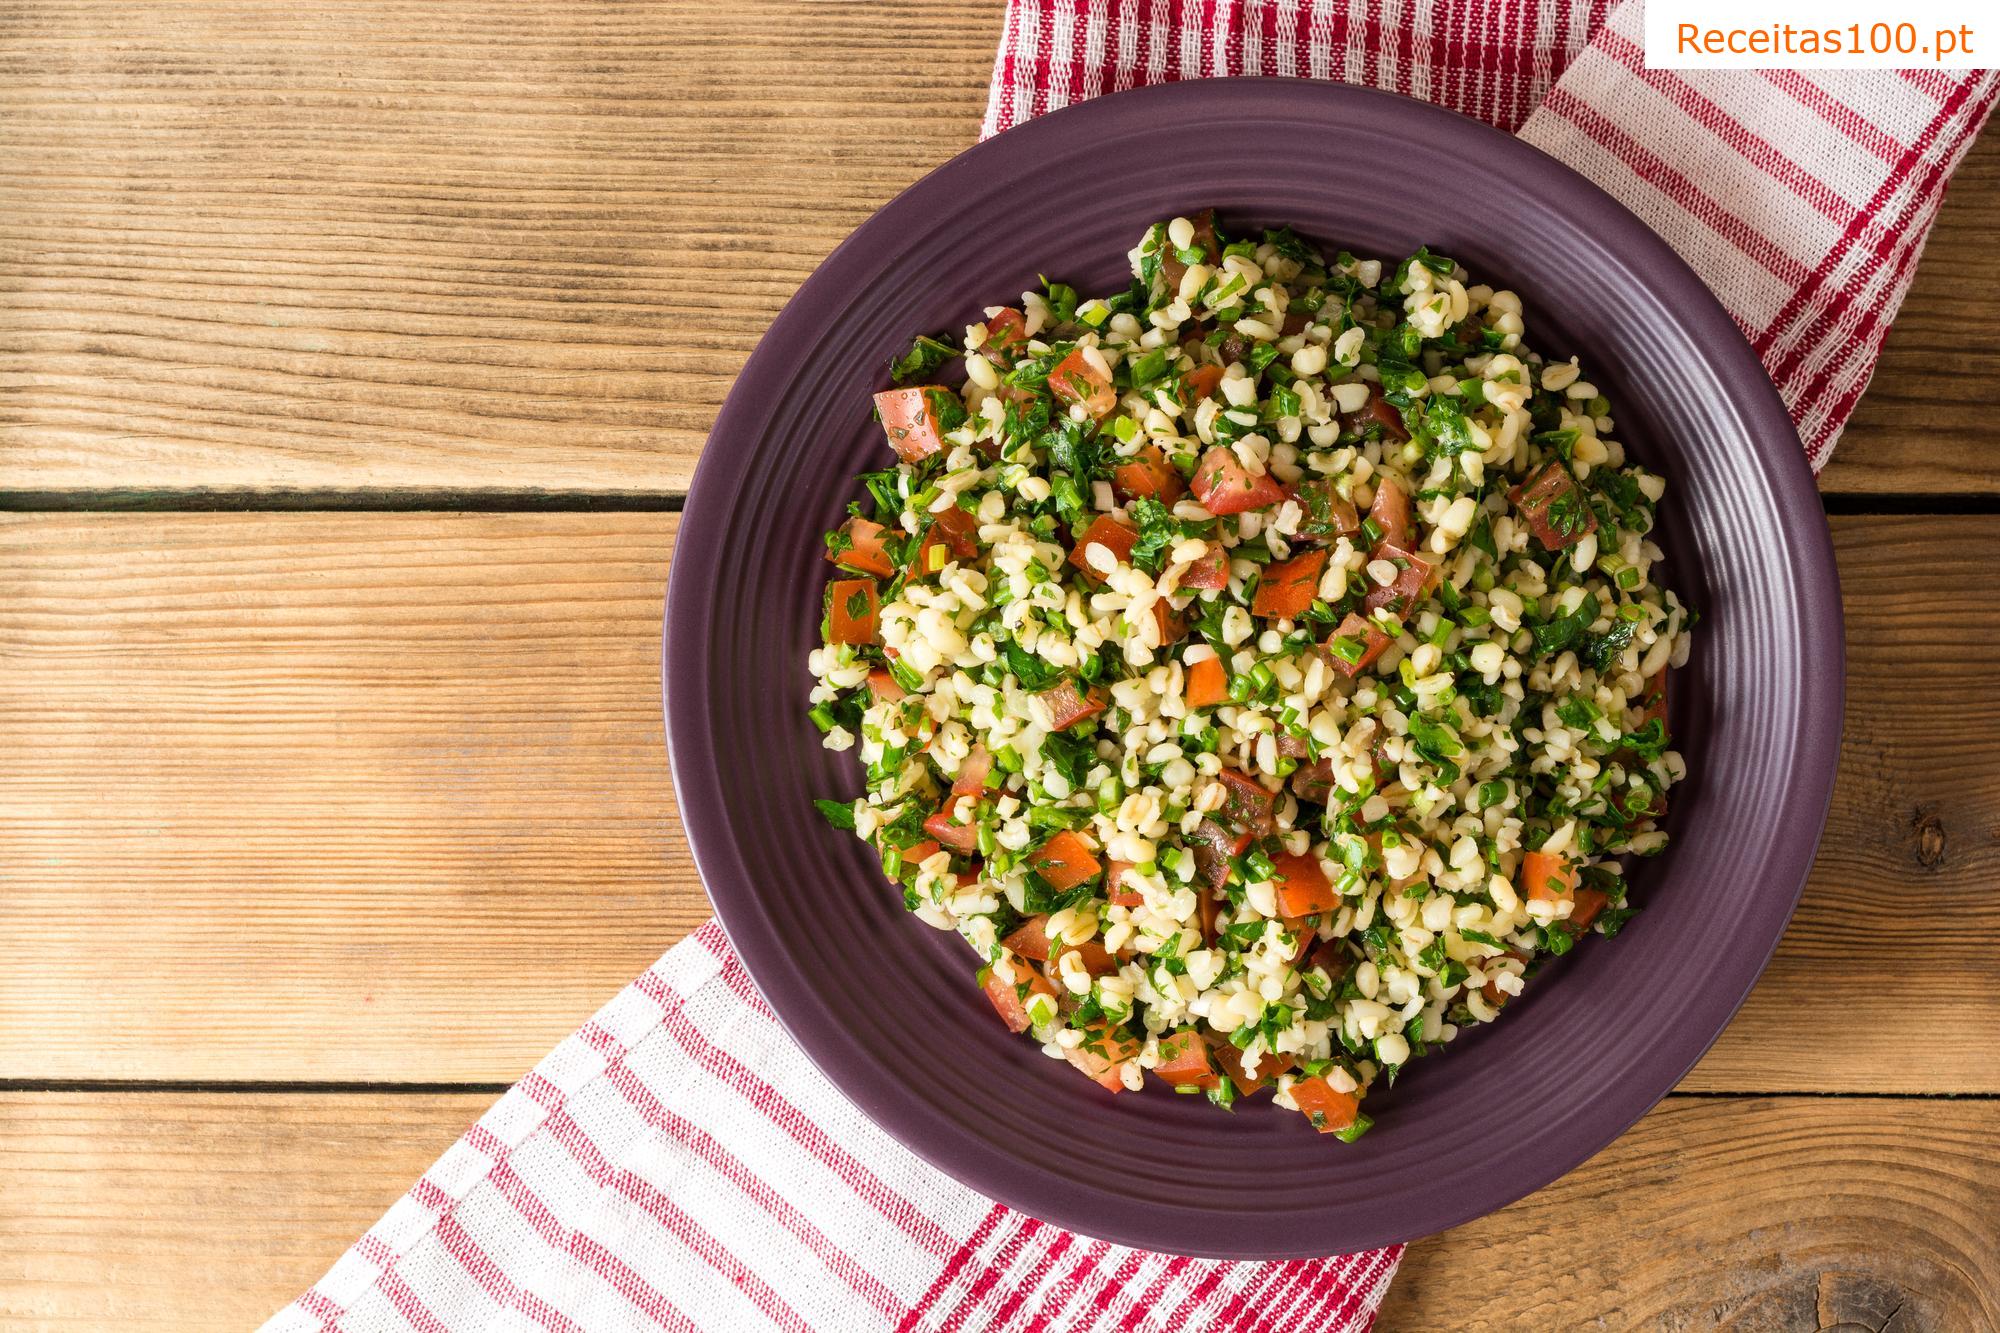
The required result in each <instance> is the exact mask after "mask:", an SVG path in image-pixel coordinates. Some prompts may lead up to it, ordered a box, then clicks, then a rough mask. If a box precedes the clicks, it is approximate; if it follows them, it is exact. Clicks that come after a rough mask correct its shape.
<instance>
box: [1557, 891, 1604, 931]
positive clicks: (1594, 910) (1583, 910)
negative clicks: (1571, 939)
mask: <svg viewBox="0 0 2000 1333" xmlns="http://www.w3.org/2000/svg"><path fill="white" fill-rule="evenodd" d="M1575 898H1576V902H1575V903H1574V904H1573V905H1572V906H1571V907H1570V909H1569V917H1568V919H1567V921H1566V922H1565V924H1566V925H1568V926H1569V928H1570V933H1571V934H1573V935H1581V934H1583V932H1585V931H1586V930H1589V929H1590V923H1591V922H1593V921H1595V920H1597V914H1598V913H1599V912H1602V911H1603V910H1604V909H1605V908H1607V907H1609V906H1610V905H1611V896H1610V895H1609V894H1607V893H1605V892H1604V890H1602V889H1578V890H1577V891H1576V894H1575Z"/></svg>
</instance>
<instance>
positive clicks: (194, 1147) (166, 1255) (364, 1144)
mask: <svg viewBox="0 0 2000 1333" xmlns="http://www.w3.org/2000/svg"><path fill="white" fill-rule="evenodd" d="M492 1101H493V1098H492V1096H491V1095H490V1094H486V1093H426V1094H422V1095H417V1096H398V1095H390V1094H382V1093H362V1094H347V1093H316V1094H256V1095H244V1094H213V1093H208V1094H203V1093H121V1094H102V1093H97V1094H92V1093H33V1094H25V1093H9V1094H0V1198H4V1199H5V1200H6V1201H7V1202H6V1206H4V1207H0V1325H5V1326H6V1327H7V1328H9V1329H14V1330H19V1331H20V1333H26V1331H27V1330H31V1329H34V1330H51V1331H53V1330H73V1329H109V1328H119V1329H185V1330H188V1331H189V1333H195V1331H196V1330H213V1329H223V1328H236V1329H247V1328H255V1327H256V1326H257V1325H258V1324H260V1323H262V1322H263V1321H264V1320H265V1319H267V1318H268V1317H270V1316H271V1315H272V1314H274V1313H275V1312H276V1311H277V1310H279V1309H280V1308H281V1307H283V1306H284V1305H285V1303H286V1302H288V1301H290V1300H291V1299H293V1298H294V1297H295V1296H297V1295H298V1294H299V1293H300V1292H302V1291H304V1290H305V1289H306V1288H307V1287H309V1286H311V1285H312V1284H313V1283H314V1282H316V1281H318V1280H319V1277H320V1275H321V1274H322V1273H324V1272H326V1270H327V1268H328V1266H329V1265H331V1264H332V1263H333V1261H334V1260H335V1259H338V1258H339V1257H340V1256H341V1254H342V1253H343V1252H345V1250H346V1249H347V1247H348V1246H349V1245H351V1244H353V1243H354V1241H355V1239H356V1238H357V1237H358V1236H360V1235H361V1233H362V1232H363V1231H365V1230H367V1229H368V1227H369V1226H371V1225H373V1223H374V1222H375V1220H376V1219H377V1218H379V1217H380V1216H382V1214H383V1213H384V1212H385V1211H386V1210H387V1209H388V1207H389V1205H390V1204H392V1203H394V1202H395V1201H396V1200H397V1199H398V1198H399V1197H401V1196H402V1194H403V1193H404V1191H406V1190H408V1189H409V1187H410V1185H411V1183H412V1182H413V1181H415V1180H416V1178H417V1177H418V1175H419V1174H421V1173H422V1172H423V1170H424V1169H425V1168H426V1167H428V1166H429V1165H430V1164H431V1163H432V1162H433V1161H435V1160H436V1159H437V1157H438V1155H439V1154H441V1153H442V1152H444V1150H445V1149H446V1148H449V1147H450V1146H451V1145H452V1144H453V1143H454V1142H455V1141H456V1140H457V1139H458V1137H459V1135H461V1134H463V1133H464V1132H465V1129H466V1127H467V1126H468V1125H470V1124H471V1123H472V1122H473V1121H474V1120H477V1119H478V1118H479V1116H480V1114H481V1113H482V1112H483V1111H484V1110H485V1109H486V1107H487V1106H488V1105H489V1104H490V1103H491V1102H492Z"/></svg>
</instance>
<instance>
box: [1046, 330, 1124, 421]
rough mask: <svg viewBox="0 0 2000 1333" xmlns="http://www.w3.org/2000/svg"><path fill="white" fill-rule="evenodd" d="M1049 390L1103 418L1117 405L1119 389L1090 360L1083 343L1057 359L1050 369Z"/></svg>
mask: <svg viewBox="0 0 2000 1333" xmlns="http://www.w3.org/2000/svg"><path fill="white" fill-rule="evenodd" d="M1049 392H1050V393H1052V394H1054V395H1055V396H1056V397H1057V398H1060V399H1061V400H1062V401H1064V402H1066V403H1081V404H1083V410H1084V411H1086V412H1088V413H1089V414H1090V415H1091V416H1093V417H1096V418H1097V419H1099V420H1100V421H1101V420H1103V419H1104V418H1105V417H1107V416H1109V415H1110V414H1111V411H1112V409H1113V408H1115V407H1117V406H1118V391H1117V390H1116V389H1114V388H1113V387H1112V386H1111V381H1110V379H1109V378H1108V377H1106V376H1105V374H1104V373H1103V372H1102V371H1100V370H1098V369H1097V367H1095V366H1093V365H1091V364H1090V361H1089V360H1088V358H1086V357H1085V356H1084V354H1083V349H1082V348H1081V347H1079V348H1077V349H1076V350H1075V351H1073V352H1071V353H1070V354H1069V355H1068V356H1066V357H1064V358H1063V359H1062V360H1060V361H1058V362H1056V368H1055V369H1054V370H1051V371H1050V372H1049Z"/></svg>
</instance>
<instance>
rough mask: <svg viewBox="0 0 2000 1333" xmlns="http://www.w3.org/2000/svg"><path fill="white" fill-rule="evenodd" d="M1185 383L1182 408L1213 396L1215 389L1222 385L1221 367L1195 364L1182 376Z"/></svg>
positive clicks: (1190, 406)
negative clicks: (1185, 398) (1185, 396)
mask: <svg viewBox="0 0 2000 1333" xmlns="http://www.w3.org/2000/svg"><path fill="white" fill-rule="evenodd" d="M1183 378H1184V379H1185V381H1186V383H1187V401H1186V402H1185V403H1182V404H1181V406H1182V407H1184V408H1192V407H1193V406H1194V405H1195V404H1196V403H1199V402H1201V401H1202V400H1203V399H1205V398H1213V397H1214V396H1215V391H1216V390H1217V389H1218V388H1220V387H1222V367H1221V366H1217V365H1206V366H1196V367H1195V368H1194V369H1193V370H1190V371H1189V372H1188V373H1187V374H1186V375H1185V376H1184V377H1183Z"/></svg>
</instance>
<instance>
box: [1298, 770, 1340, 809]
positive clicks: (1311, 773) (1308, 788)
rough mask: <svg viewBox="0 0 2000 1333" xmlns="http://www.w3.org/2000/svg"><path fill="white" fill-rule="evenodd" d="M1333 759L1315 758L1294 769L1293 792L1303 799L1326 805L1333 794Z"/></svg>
mask: <svg viewBox="0 0 2000 1333" xmlns="http://www.w3.org/2000/svg"><path fill="white" fill-rule="evenodd" d="M1333 787H1334V781H1333V760H1331V759H1315V760H1314V761H1313V762H1312V763H1310V764H1301V765H1300V766H1299V767H1298V768H1296V769H1294V770H1293V771H1292V794H1293V795H1294V796H1296V797H1298V798H1299V799H1300V800H1301V801H1311V802H1312V803H1313V804H1315V805H1325V804H1326V801H1327V798H1328V797H1329V796H1332V795H1333Z"/></svg>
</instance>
